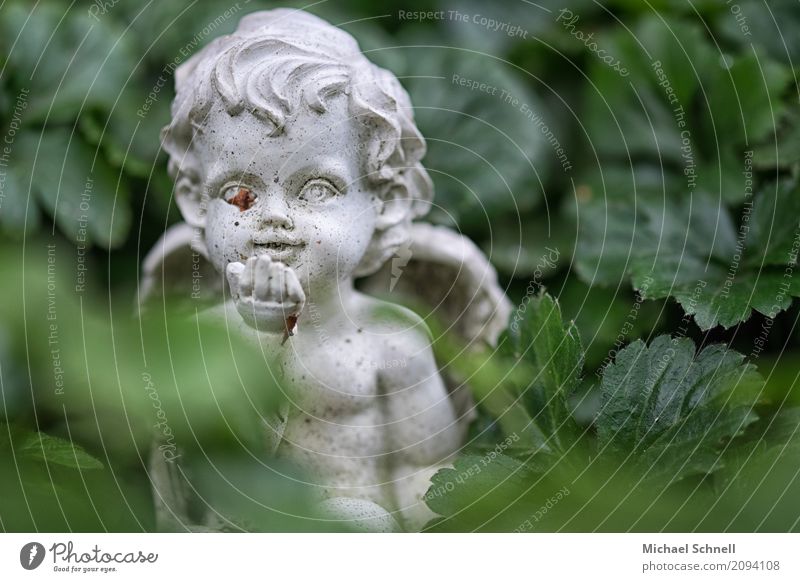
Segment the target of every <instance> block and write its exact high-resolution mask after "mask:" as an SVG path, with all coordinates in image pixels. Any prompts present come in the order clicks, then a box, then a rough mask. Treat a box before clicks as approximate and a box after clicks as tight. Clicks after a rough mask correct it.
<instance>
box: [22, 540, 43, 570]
mask: <svg viewBox="0 0 800 582" xmlns="http://www.w3.org/2000/svg"><path fill="white" fill-rule="evenodd" d="M44 554H45V551H44V546H43V545H42V544H40V543H39V542H29V543H27V544H25V545H24V546H22V549H21V550H20V551H19V563H20V564H22V567H23V568H25V569H26V570H35V569H36V568H38V567H39V566H41V564H42V562H43V561H44Z"/></svg>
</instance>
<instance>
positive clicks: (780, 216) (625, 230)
mask: <svg viewBox="0 0 800 582" xmlns="http://www.w3.org/2000/svg"><path fill="white" fill-rule="evenodd" d="M634 175H636V174H634ZM798 204H800V191H799V190H798V188H797V186H796V184H795V183H794V181H789V182H785V183H780V184H778V185H775V184H773V185H771V186H768V187H766V188H764V189H763V190H762V191H760V192H758V193H757V194H756V195H755V197H754V199H753V200H752V205H751V202H750V201H748V202H747V203H746V205H745V207H744V210H743V212H742V216H741V224H740V226H739V228H738V229H737V228H736V227H735V226H734V224H733V221H732V220H731V216H730V213H729V211H728V210H727V208H726V207H725V206H724V205H723V204H722V203H720V202H719V201H718V200H714V199H712V198H711V197H710V196H707V195H704V194H702V193H697V194H695V195H693V196H691V197H686V198H684V197H668V196H667V194H666V193H658V191H657V188H655V187H651V188H645V189H642V190H641V191H640V192H639V194H638V196H636V198H635V200H627V201H626V200H625V199H624V197H623V199H618V198H616V197H611V196H609V197H608V200H607V201H606V200H603V199H599V198H598V197H597V196H589V197H587V198H586V199H585V200H581V198H580V197H578V224H580V232H579V240H578V250H577V253H576V254H577V258H576V263H575V268H576V271H577V272H578V274H579V275H580V276H581V278H582V279H584V280H585V281H587V282H588V283H590V284H597V283H604V284H608V285H614V284H619V283H620V282H621V281H623V280H625V279H627V278H630V280H631V283H632V285H633V287H634V289H637V290H642V291H645V292H646V293H647V296H648V297H649V298H651V299H660V298H664V297H674V298H675V299H676V300H677V301H678V302H679V303H680V304H681V306H682V307H683V309H684V311H685V312H686V313H688V314H691V315H694V316H695V322H696V323H697V325H698V326H700V328H701V329H710V328H712V327H715V326H717V325H722V326H723V327H726V328H727V327H731V326H733V325H736V324H738V323H740V322H742V321H745V320H747V319H748V318H749V317H750V315H751V313H752V310H753V309H755V310H757V311H759V312H761V313H763V314H765V315H768V316H769V317H774V316H775V315H776V314H777V313H778V312H780V311H782V310H785V309H787V308H788V307H789V306H790V305H791V302H792V297H794V296H797V295H800V288H798V286H797V285H796V284H794V282H793V278H792V277H791V276H786V274H785V272H784V268H785V267H786V266H790V265H791V264H792V263H793V262H794V261H795V260H796V256H795V254H796V250H797V247H796V245H797V244H798V239H797V235H798V227H800V221H798V219H797V216H798ZM793 249H794V251H793ZM793 252H795V254H793ZM789 274H790V275H791V273H789Z"/></svg>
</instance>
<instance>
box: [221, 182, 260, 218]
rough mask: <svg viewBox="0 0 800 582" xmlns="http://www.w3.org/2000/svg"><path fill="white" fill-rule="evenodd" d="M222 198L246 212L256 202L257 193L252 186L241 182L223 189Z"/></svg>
mask: <svg viewBox="0 0 800 582" xmlns="http://www.w3.org/2000/svg"><path fill="white" fill-rule="evenodd" d="M222 199H223V200H224V201H225V202H227V203H228V204H230V205H231V206H236V207H237V208H238V209H239V212H244V211H245V210H248V209H249V208H250V207H251V206H253V204H255V201H256V195H255V194H254V193H253V191H252V190H250V188H248V187H246V186H242V185H241V184H234V185H233V186H228V187H226V188H225V189H224V190H223V192H222Z"/></svg>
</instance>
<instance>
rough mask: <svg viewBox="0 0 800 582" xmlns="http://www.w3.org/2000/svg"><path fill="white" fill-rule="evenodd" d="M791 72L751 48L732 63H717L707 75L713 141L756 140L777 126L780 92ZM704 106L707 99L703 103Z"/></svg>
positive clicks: (708, 134) (708, 127)
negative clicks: (728, 65)
mask: <svg viewBox="0 0 800 582" xmlns="http://www.w3.org/2000/svg"><path fill="white" fill-rule="evenodd" d="M790 79H791V72H790V71H789V70H788V69H787V68H786V67H784V66H783V65H781V64H778V63H776V62H774V61H771V60H770V59H769V58H766V57H765V56H764V55H763V54H759V53H758V52H754V51H748V52H745V53H744V54H743V55H742V56H740V57H739V58H737V59H735V60H733V62H732V63H731V65H730V67H726V66H724V65H717V66H716V67H713V68H712V69H711V71H710V74H709V75H708V77H707V78H706V79H704V83H703V87H704V92H705V95H707V97H708V115H704V116H703V117H702V120H703V121H704V123H705V124H706V127H705V132H706V138H707V139H708V140H709V142H710V143H715V144H716V143H720V142H723V143H727V144H738V145H746V144H751V145H752V144H754V143H756V142H758V141H759V140H760V139H762V138H764V137H765V136H766V135H767V134H769V133H770V132H771V131H773V130H774V128H775V126H776V125H777V124H778V119H779V118H780V117H781V114H782V111H783V107H784V106H783V104H782V103H781V101H780V95H781V93H782V92H783V89H784V88H785V87H786V84H787V83H788V82H789V80H790ZM704 106H705V103H704Z"/></svg>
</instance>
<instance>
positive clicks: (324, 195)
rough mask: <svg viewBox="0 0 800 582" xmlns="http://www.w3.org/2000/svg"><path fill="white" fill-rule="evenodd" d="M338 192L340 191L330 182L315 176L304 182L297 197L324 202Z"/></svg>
mask: <svg viewBox="0 0 800 582" xmlns="http://www.w3.org/2000/svg"><path fill="white" fill-rule="evenodd" d="M339 194H341V192H339V189H338V188H336V186H334V185H333V184H331V182H329V181H328V180H325V179H324V178H315V179H314V180H309V181H308V182H306V185H305V186H303V189H302V190H301V191H300V196H298V198H300V200H304V201H306V202H325V201H326V200H329V199H331V198H333V197H334V196H339Z"/></svg>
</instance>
